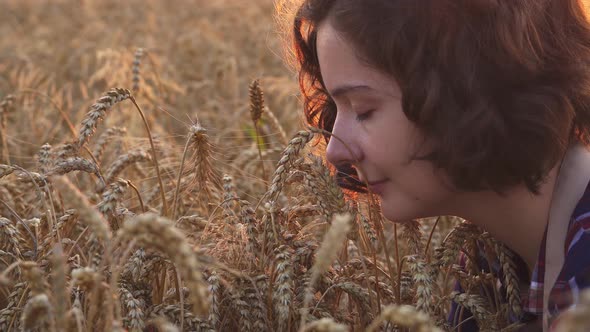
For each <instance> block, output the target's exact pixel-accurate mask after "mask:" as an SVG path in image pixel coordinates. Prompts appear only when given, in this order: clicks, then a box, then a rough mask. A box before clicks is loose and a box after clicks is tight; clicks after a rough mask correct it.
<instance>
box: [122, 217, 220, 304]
mask: <svg viewBox="0 0 590 332" xmlns="http://www.w3.org/2000/svg"><path fill="white" fill-rule="evenodd" d="M117 239H118V243H125V242H124V241H125V239H136V240H138V241H139V242H141V243H143V244H144V245H145V246H148V247H153V248H155V249H157V250H160V251H162V252H164V253H166V254H167V255H168V256H169V257H170V259H172V261H173V262H174V263H175V266H176V268H177V269H178V271H179V272H180V274H181V275H182V279H183V280H184V281H185V283H186V285H187V287H188V289H189V290H190V299H191V302H192V303H193V305H194V307H193V311H194V312H195V313H196V314H199V315H205V314H207V312H208V310H209V303H208V291H207V286H206V284H205V282H204V280H203V277H202V275H201V272H200V270H199V269H200V266H199V263H198V262H197V259H196V257H195V254H194V253H193V250H192V249H191V246H190V245H189V243H188V242H187V240H186V238H185V236H184V235H183V234H182V233H181V232H180V230H178V229H177V228H175V227H174V224H173V223H172V222H170V221H169V220H167V219H164V218H162V217H159V216H157V215H154V214H144V215H139V216H136V217H135V218H133V219H131V220H129V221H127V222H126V223H125V224H124V225H123V227H122V228H121V230H120V231H119V232H118V233H117Z"/></svg>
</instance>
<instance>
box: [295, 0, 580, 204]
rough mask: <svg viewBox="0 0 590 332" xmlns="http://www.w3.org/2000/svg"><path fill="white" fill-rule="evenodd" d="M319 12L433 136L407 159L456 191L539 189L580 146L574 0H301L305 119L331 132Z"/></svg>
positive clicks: (298, 49)
mask: <svg viewBox="0 0 590 332" xmlns="http://www.w3.org/2000/svg"><path fill="white" fill-rule="evenodd" d="M326 20H330V23H331V24H332V26H333V27H334V28H335V29H336V30H337V31H338V32H339V33H341V34H342V36H344V37H345V38H346V39H347V40H348V41H349V42H350V43H351V44H352V45H353V46H354V47H355V49H356V50H357V52H358V56H359V59H361V60H362V61H364V62H366V63H367V64H368V65H370V66H371V67H373V68H375V69H377V70H380V71H381V72H383V73H386V74H388V75H390V76H391V77H393V78H394V79H395V80H396V81H397V82H398V83H399V86H400V88H401V91H402V106H403V111H404V113H405V115H406V116H407V118H408V119H409V120H410V121H412V122H413V123H415V125H416V126H417V127H418V128H419V129H420V130H422V132H424V133H426V134H427V135H428V136H429V137H430V138H432V141H433V142H436V143H435V146H434V148H433V149H432V150H431V151H430V152H429V153H428V154H427V155H424V156H417V155H415V156H414V159H415V160H428V161H430V162H432V163H433V165H434V166H435V167H436V168H439V169H442V170H444V171H446V172H447V174H448V175H449V176H450V178H451V180H452V181H453V183H454V185H455V186H456V188H457V189H459V190H468V191H478V190H489V189H491V190H494V191H496V192H498V193H502V192H503V191H504V190H505V189H507V188H510V187H512V186H514V185H519V184H522V183H524V184H525V185H526V187H527V188H528V190H530V191H531V192H532V193H535V194H538V190H539V187H540V184H541V183H542V182H543V181H544V179H545V177H546V176H547V174H548V173H549V171H550V170H551V169H552V168H553V167H554V166H555V165H556V164H557V163H558V162H559V161H560V160H561V158H562V156H563V154H564V153H565V150H566V149H567V147H568V145H569V144H570V143H571V142H573V141H580V142H582V143H583V144H585V145H590V24H589V22H588V20H587V17H586V13H585V8H584V5H583V4H582V3H581V0H518V1H514V0H420V1H411V0H305V1H303V2H302V3H301V4H300V5H299V6H298V10H297V11H296V13H295V16H294V19H293V21H292V23H291V27H290V28H291V29H292V31H291V33H292V35H291V37H292V42H293V46H292V51H293V54H294V55H295V63H296V66H297V69H298V71H299V84H300V89H301V92H302V96H303V102H304V109H305V116H306V119H307V121H308V123H309V124H310V125H313V126H317V127H320V128H322V129H325V130H327V131H330V132H331V130H332V128H333V124H334V120H335V118H336V113H337V109H336V105H335V103H334V101H333V100H332V99H331V97H330V95H329V94H328V92H327V91H326V88H325V86H324V84H323V82H322V76H321V72H320V66H319V63H318V57H317V51H316V38H317V28H318V26H319V25H320V24H321V23H322V22H324V21H326ZM325 138H326V140H329V135H326V136H325ZM351 172H353V171H352V169H350V168H348V169H347V170H344V171H343V173H351ZM343 185H345V186H349V187H350V186H351V187H356V188H357V189H362V188H360V187H359V183H358V181H354V180H353V181H352V182H351V181H348V182H347V181H344V182H343Z"/></svg>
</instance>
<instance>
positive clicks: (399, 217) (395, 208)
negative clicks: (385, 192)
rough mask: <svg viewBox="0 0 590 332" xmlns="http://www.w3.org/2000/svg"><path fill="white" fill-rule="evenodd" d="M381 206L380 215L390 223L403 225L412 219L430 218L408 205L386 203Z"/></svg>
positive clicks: (428, 215)
mask: <svg viewBox="0 0 590 332" xmlns="http://www.w3.org/2000/svg"><path fill="white" fill-rule="evenodd" d="M381 204H382V205H381V213H382V214H383V216H384V217H385V218H386V219H387V220H389V221H392V222H399V223H403V222H406V221H410V220H413V219H420V218H427V217H430V214H427V213H424V211H421V210H420V209H419V208H418V207H413V206H411V205H409V204H387V202H382V203H381Z"/></svg>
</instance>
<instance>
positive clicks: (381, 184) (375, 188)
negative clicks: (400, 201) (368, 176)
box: [368, 179, 389, 195]
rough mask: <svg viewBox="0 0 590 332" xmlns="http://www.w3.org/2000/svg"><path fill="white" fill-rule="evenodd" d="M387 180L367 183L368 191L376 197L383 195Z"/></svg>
mask: <svg viewBox="0 0 590 332" xmlns="http://www.w3.org/2000/svg"><path fill="white" fill-rule="evenodd" d="M388 181H389V179H382V180H378V181H368V184H369V189H370V190H371V192H373V193H374V194H377V195H383V193H384V192H385V186H386V183H387V182H388Z"/></svg>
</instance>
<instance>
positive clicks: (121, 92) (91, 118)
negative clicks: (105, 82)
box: [77, 88, 131, 148]
mask: <svg viewBox="0 0 590 332" xmlns="http://www.w3.org/2000/svg"><path fill="white" fill-rule="evenodd" d="M130 97H131V92H129V90H127V89H120V88H114V89H111V90H110V91H109V92H107V93H106V94H105V95H104V96H102V97H100V98H99V99H98V100H97V101H96V102H95V103H94V104H92V106H90V111H89V112H88V113H86V117H85V118H84V120H82V127H81V128H80V131H79V134H78V142H77V145H78V148H82V146H84V144H85V143H87V142H88V140H89V139H90V137H91V136H92V134H94V131H95V130H96V127H97V126H98V123H99V122H100V121H101V120H102V119H104V117H105V115H106V114H107V112H108V111H109V110H110V109H111V108H112V107H113V106H114V105H115V104H116V103H119V102H121V101H123V100H125V99H129V98H130Z"/></svg>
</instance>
